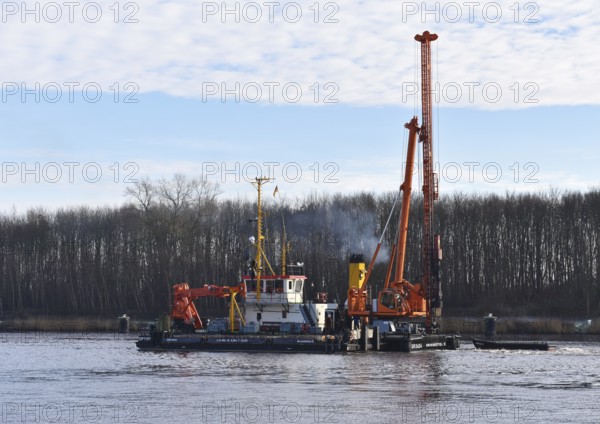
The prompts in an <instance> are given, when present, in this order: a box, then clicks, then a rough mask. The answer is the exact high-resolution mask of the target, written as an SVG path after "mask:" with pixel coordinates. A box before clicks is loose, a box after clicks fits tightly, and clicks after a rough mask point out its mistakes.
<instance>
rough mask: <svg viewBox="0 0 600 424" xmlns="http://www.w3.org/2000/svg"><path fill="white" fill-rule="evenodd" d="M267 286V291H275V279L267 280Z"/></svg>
mask: <svg viewBox="0 0 600 424" xmlns="http://www.w3.org/2000/svg"><path fill="white" fill-rule="evenodd" d="M265 287H266V288H267V293H273V280H267V281H266V284H265Z"/></svg>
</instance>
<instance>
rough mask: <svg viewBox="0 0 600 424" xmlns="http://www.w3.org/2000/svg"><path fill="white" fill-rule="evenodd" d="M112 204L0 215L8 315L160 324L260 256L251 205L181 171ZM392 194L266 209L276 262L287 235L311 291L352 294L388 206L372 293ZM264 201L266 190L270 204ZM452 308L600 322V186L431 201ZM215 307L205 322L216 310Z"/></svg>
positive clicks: (410, 254)
mask: <svg viewBox="0 0 600 424" xmlns="http://www.w3.org/2000/svg"><path fill="white" fill-rule="evenodd" d="M126 194H127V195H128V198H129V203H127V204H126V205H124V206H122V207H118V208H97V209H91V208H88V207H79V208H69V209H63V210H58V211H55V212H48V211H45V210H44V209H41V208H38V209H31V210H29V211H28V212H27V213H26V214H23V215H17V214H4V215H1V216H0V318H7V317H19V316H20V317H23V316H31V315H55V316H76V315H94V316H115V314H122V313H127V314H128V315H131V316H137V317H147V318H150V317H153V316H155V315H157V314H159V313H162V312H165V311H168V310H169V304H170V295H171V287H172V285H173V284H175V283H179V282H188V283H189V284H190V286H192V287H198V286H201V285H203V284H228V285H234V284H238V283H239V281H240V277H241V276H242V275H244V274H245V273H246V272H247V271H248V269H247V259H248V258H249V257H251V256H252V255H253V251H252V249H253V246H252V245H251V243H250V242H249V241H248V240H249V236H251V235H254V234H255V231H256V229H255V226H256V223H255V222H254V220H253V218H255V217H256V203H253V202H252V201H248V200H243V199H237V200H232V199H220V198H219V194H220V191H219V188H218V187H217V186H215V185H213V184H210V183H207V182H205V181H202V180H195V179H188V178H186V177H184V176H182V175H176V176H175V177H174V178H173V179H171V180H160V181H149V180H144V181H141V182H139V183H137V184H135V185H134V186H132V187H130V188H129V189H128V190H127V193H126ZM397 196H398V194H397V193H383V194H374V193H357V194H347V195H341V194H335V195H327V194H312V195H309V196H307V197H305V198H302V199H292V200H285V198H284V199H283V200H282V199H279V198H277V199H274V200H267V201H266V202H265V204H266V205H265V232H266V238H267V243H266V251H267V254H268V256H269V260H270V262H271V264H272V265H273V267H274V268H275V269H276V270H278V269H279V268H280V266H281V263H280V262H281V257H280V254H279V252H280V251H281V247H282V245H283V243H284V242H285V240H284V237H283V233H284V232H283V228H284V226H285V229H286V234H287V240H288V241H289V243H290V246H291V247H290V250H289V252H288V259H289V261H291V262H303V263H304V266H305V273H306V275H307V276H308V277H309V284H308V287H307V293H306V295H307V296H308V297H310V298H312V297H314V296H315V295H316V293H317V292H320V291H324V292H327V293H328V294H329V298H330V299H336V300H338V301H339V302H340V303H343V302H344V301H345V299H346V290H347V268H348V265H347V263H348V259H349V257H350V255H351V254H353V253H363V254H364V255H365V259H367V261H369V260H370V258H371V255H372V253H373V251H374V250H375V247H376V244H377V242H378V241H379V238H380V236H381V233H382V230H383V228H384V227H385V224H386V222H387V220H388V217H389V215H390V211H391V210H392V208H393V209H394V210H393V213H392V218H391V220H390V226H389V228H388V230H387V232H386V233H385V235H384V237H383V247H382V250H381V253H380V255H379V258H378V260H377V262H376V265H375V266H374V273H373V276H372V278H371V280H370V285H371V287H370V290H371V291H372V293H373V296H375V293H377V290H378V289H380V288H381V287H382V286H383V280H384V278H385V274H386V270H387V263H386V262H387V261H386V259H387V258H386V256H387V255H389V251H390V250H391V246H392V244H393V243H394V241H395V239H396V234H397V228H398V214H399V210H400V207H399V204H396V205H395V207H393V206H394V204H395V202H396V198H397ZM268 197H269V196H268V195H266V196H265V198H268ZM411 204H412V207H411V217H410V223H409V234H408V247H407V258H406V271H405V276H406V278H407V279H408V280H409V281H414V282H418V280H419V276H420V274H421V268H420V267H421V261H420V252H421V250H420V249H421V245H420V238H421V214H422V199H421V198H420V197H419V196H418V195H417V196H414V197H413V200H412V202H411ZM435 221H436V228H437V231H438V232H439V233H440V234H441V237H442V248H443V261H442V264H441V267H442V268H441V269H442V285H443V295H444V308H445V310H446V312H447V313H451V314H469V313H481V312H483V311H487V310H490V311H494V312H497V311H500V312H503V313H513V314H532V315H562V316H590V315H598V314H600V252H599V249H600V190H598V189H592V190H589V191H587V192H564V193H559V192H557V191H551V192H545V193H535V194H532V193H526V194H514V193H513V194H506V195H504V196H498V195H494V194H486V195H475V194H452V195H448V196H445V197H441V199H440V201H438V202H437V203H436V209H435ZM221 303H222V301H221V300H218V299H207V300H204V301H203V304H202V309H203V311H204V313H206V314H216V313H218V312H220V311H222V305H221Z"/></svg>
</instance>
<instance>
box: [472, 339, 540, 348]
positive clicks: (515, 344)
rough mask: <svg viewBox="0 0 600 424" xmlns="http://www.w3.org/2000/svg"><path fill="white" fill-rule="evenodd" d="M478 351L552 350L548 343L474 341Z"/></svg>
mask: <svg viewBox="0 0 600 424" xmlns="http://www.w3.org/2000/svg"><path fill="white" fill-rule="evenodd" d="M473 344H474V345H475V347H476V348H477V349H506V350H550V346H549V345H548V343H547V342H532V341H531V342H530V341H513V342H511V341H495V340H481V339H473Z"/></svg>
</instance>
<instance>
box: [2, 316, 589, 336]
mask: <svg viewBox="0 0 600 424" xmlns="http://www.w3.org/2000/svg"><path fill="white" fill-rule="evenodd" d="M583 322H584V321H576V320H572V319H560V318H539V317H527V318H521V317H506V318H502V317H499V318H498V319H497V321H496V333H497V334H498V335H509V336H520V335H535V334H557V335H560V334H574V333H576V332H577V331H576V326H577V324H578V323H583ZM146 324H147V321H144V320H139V321H135V320H133V319H130V320H129V331H130V332H137V331H139V330H140V329H141V328H143V327H145V326H146ZM118 325H119V324H118V320H117V318H98V317H31V318H15V319H6V320H3V321H0V332H14V331H43V332H116V331H118ZM441 330H442V332H444V333H452V332H455V331H456V332H459V333H460V334H462V335H463V336H464V337H473V336H479V335H481V334H483V321H482V318H481V317H476V318H475V317H460V318H457V317H444V318H443V320H442V326H441ZM580 330H583V332H585V333H587V334H600V319H594V320H592V322H591V324H590V325H589V326H586V325H583V326H580Z"/></svg>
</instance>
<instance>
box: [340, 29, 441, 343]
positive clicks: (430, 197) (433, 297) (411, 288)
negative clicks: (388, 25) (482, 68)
mask: <svg viewBox="0 0 600 424" xmlns="http://www.w3.org/2000/svg"><path fill="white" fill-rule="evenodd" d="M437 38H438V37H437V35H436V34H431V33H429V31H425V32H424V33H423V34H422V35H420V34H417V35H416V36H415V40H416V41H418V42H420V43H421V100H422V108H423V110H422V120H423V124H422V125H421V127H419V125H418V118H417V117H416V116H415V117H414V118H412V120H411V121H410V122H409V123H407V124H406V125H405V128H407V129H408V131H409V135H408V149H407V154H406V170H405V175H404V181H403V183H402V185H401V186H400V190H401V191H402V210H401V213H400V222H399V229H398V240H397V243H396V244H395V245H394V246H393V247H392V251H391V255H390V261H389V264H388V269H387V275H386V278H385V281H384V285H383V286H384V288H383V290H381V291H380V292H379V293H378V296H377V300H376V304H374V305H373V307H372V308H371V309H370V310H369V309H368V307H367V292H366V284H367V282H368V280H369V277H370V276H371V271H372V270H373V265H374V263H375V259H376V258H377V254H378V253H379V249H380V248H381V242H382V240H383V235H382V236H381V239H380V240H379V244H378V245H377V248H376V249H375V253H374V254H373V258H372V259H371V262H370V264H369V269H368V271H366V272H365V264H364V261H362V259H360V258H356V257H354V258H353V259H351V261H350V276H349V289H348V316H349V317H353V318H361V319H365V318H368V319H375V318H381V319H393V318H400V317H405V318H425V330H426V332H427V333H428V334H431V333H433V332H435V327H436V317H439V316H440V315H441V307H442V293H441V285H440V277H439V262H440V260H441V259H442V251H441V248H440V237H439V235H434V234H433V202H434V200H437V199H438V180H437V175H436V174H435V173H434V172H433V148H432V142H433V140H432V119H431V118H432V104H431V49H430V43H431V42H432V41H435V40H437ZM417 134H419V141H420V142H421V143H422V146H423V239H422V255H421V258H422V267H423V275H422V278H421V282H420V283H415V284H412V283H410V282H408V281H407V280H406V279H405V278H404V259H405V256H406V238H407V234H408V217H409V212H410V194H411V188H412V176H413V164H414V159H415V150H416V144H417ZM394 206H395V204H394ZM392 212H393V208H392ZM390 217H391V213H390ZM388 224H389V218H388V222H387V223H386V226H385V228H384V233H385V231H386V229H387V226H388ZM394 262H395V264H394ZM394 265H395V270H394V269H393V268H394ZM392 271H394V275H393V278H392Z"/></svg>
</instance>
